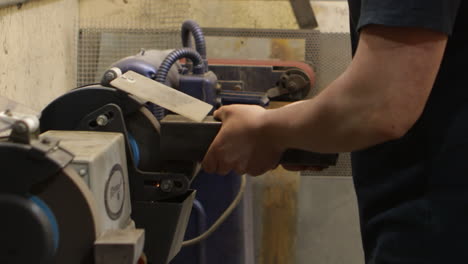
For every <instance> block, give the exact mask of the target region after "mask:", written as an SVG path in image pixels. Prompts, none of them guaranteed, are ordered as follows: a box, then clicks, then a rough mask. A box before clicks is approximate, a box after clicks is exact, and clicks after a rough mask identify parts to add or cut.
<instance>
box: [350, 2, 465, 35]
mask: <svg viewBox="0 0 468 264" xmlns="http://www.w3.org/2000/svg"><path fill="white" fill-rule="evenodd" d="M461 1H463V0H362V4H361V17H360V19H359V24H358V30H360V29H361V28H362V27H364V26H367V25H371V24H375V25H384V26H395V27H419V28H425V29H431V30H435V31H439V32H442V33H445V34H447V35H451V34H452V31H453V27H454V24H455V19H456V17H457V13H458V9H459V6H460V2H461ZM465 1H466V0H465Z"/></svg>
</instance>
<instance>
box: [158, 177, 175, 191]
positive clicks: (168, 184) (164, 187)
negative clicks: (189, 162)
mask: <svg viewBox="0 0 468 264" xmlns="http://www.w3.org/2000/svg"><path fill="white" fill-rule="evenodd" d="M159 188H161V191H163V192H171V191H172V188H174V181H172V180H162V181H161V185H160V186H159Z"/></svg>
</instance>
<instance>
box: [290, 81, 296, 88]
mask: <svg viewBox="0 0 468 264" xmlns="http://www.w3.org/2000/svg"><path fill="white" fill-rule="evenodd" d="M288 88H290V89H293V90H294V89H296V88H297V83H296V82H294V81H290V82H288Z"/></svg>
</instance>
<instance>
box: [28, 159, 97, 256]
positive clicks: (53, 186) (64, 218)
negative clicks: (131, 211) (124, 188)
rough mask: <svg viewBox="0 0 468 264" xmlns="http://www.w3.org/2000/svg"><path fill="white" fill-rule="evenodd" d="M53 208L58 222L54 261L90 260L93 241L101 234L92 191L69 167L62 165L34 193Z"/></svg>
mask: <svg viewBox="0 0 468 264" xmlns="http://www.w3.org/2000/svg"><path fill="white" fill-rule="evenodd" d="M37 195H38V196H39V197H40V198H41V199H42V200H43V201H44V202H45V203H46V204H47V205H48V206H49V208H50V209H51V210H52V212H53V213H54V215H55V218H56V219H57V223H58V226H59V233H60V237H59V248H58V251H57V254H56V257H55V260H54V263H55V264H64V263H67V264H92V263H93V246H94V241H95V240H96V238H97V236H98V235H99V234H100V230H99V214H98V211H97V206H96V202H95V201H94V197H93V194H92V193H91V191H90V190H89V188H88V187H87V185H86V184H85V182H84V181H83V180H82V179H81V178H80V176H79V175H78V174H77V173H76V172H75V171H74V170H73V169H71V168H65V169H64V170H63V171H62V172H61V173H59V174H58V175H57V176H56V177H54V178H53V179H51V180H50V181H49V182H48V183H47V185H46V186H45V188H44V189H43V190H42V191H41V192H40V193H38V194H37Z"/></svg>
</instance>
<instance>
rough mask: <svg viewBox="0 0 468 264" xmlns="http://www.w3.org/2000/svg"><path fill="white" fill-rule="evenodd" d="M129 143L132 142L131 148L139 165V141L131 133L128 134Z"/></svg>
mask: <svg viewBox="0 0 468 264" xmlns="http://www.w3.org/2000/svg"><path fill="white" fill-rule="evenodd" d="M128 143H129V144H130V150H131V151H132V153H133V161H134V162H135V166H136V167H138V165H139V164H140V147H138V143H137V142H136V139H135V137H133V136H132V135H131V134H128Z"/></svg>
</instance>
